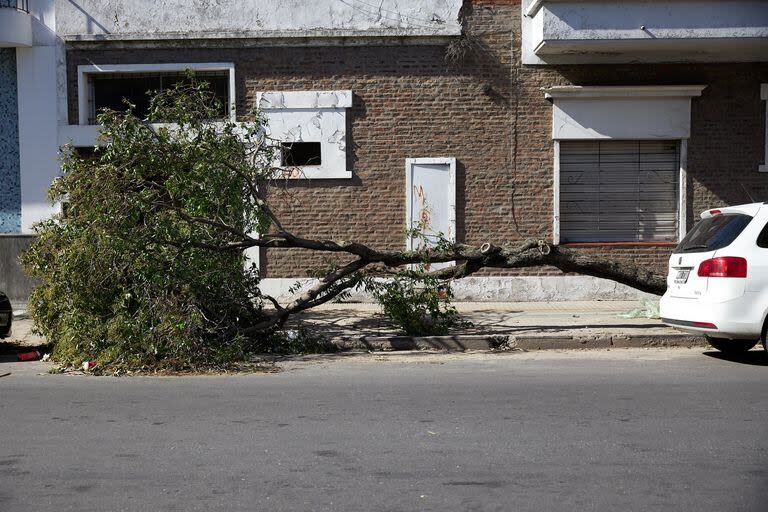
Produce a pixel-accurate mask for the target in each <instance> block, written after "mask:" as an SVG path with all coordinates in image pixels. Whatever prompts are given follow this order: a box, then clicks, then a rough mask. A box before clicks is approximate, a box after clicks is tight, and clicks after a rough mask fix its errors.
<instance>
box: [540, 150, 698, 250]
mask: <svg viewBox="0 0 768 512" xmlns="http://www.w3.org/2000/svg"><path fill="white" fill-rule="evenodd" d="M592 140H598V139H592ZM599 140H610V139H599ZM632 140H648V139H632ZM673 140H677V142H678V143H679V148H680V162H679V165H680V169H679V171H678V172H679V174H678V178H677V180H678V186H677V194H678V196H677V237H678V241H679V240H682V239H683V238H685V235H686V233H687V232H688V226H687V223H688V213H687V211H686V194H687V191H688V187H687V183H686V181H687V177H688V171H687V168H688V139H673ZM554 142H555V148H554V150H555V155H554V174H553V176H552V188H553V192H554V205H553V211H554V218H553V221H552V243H553V244H554V245H560V141H559V140H555V141H554ZM576 243H579V242H576ZM590 243H598V244H599V243H604V244H606V245H615V244H637V243H643V242H633V241H628V242H590ZM659 243H660V244H661V243H664V242H659Z"/></svg>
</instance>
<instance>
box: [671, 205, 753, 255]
mask: <svg viewBox="0 0 768 512" xmlns="http://www.w3.org/2000/svg"><path fill="white" fill-rule="evenodd" d="M750 221H752V217H750V216H749V215H744V214H741V213H723V214H719V215H714V216H712V217H707V218H706V219H703V220H701V221H699V223H698V224H696V225H695V226H694V227H693V229H692V230H691V232H690V233H688V235H687V236H686V237H685V238H683V241H682V242H680V244H679V245H678V246H677V248H676V249H675V253H676V254H677V253H681V252H709V251H716V250H718V249H722V248H723V247H728V246H729V245H731V243H732V242H733V241H734V240H736V237H738V236H739V235H740V234H741V232H742V231H744V228H746V227H747V224H749V223H750Z"/></svg>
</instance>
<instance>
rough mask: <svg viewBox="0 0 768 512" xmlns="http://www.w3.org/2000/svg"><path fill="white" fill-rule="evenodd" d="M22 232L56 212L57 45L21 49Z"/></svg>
mask: <svg viewBox="0 0 768 512" xmlns="http://www.w3.org/2000/svg"><path fill="white" fill-rule="evenodd" d="M16 55H17V63H16V67H17V77H18V88H19V157H20V158H19V160H20V163H21V231H22V233H31V232H32V225H33V224H34V223H35V222H37V221H39V220H42V219H45V218H47V217H49V216H50V215H51V214H53V213H55V212H56V211H57V209H56V208H55V207H54V206H53V205H51V203H50V202H49V201H48V199H47V192H48V188H49V187H50V186H51V182H52V181H53V179H54V178H55V177H56V176H58V174H59V162H58V90H57V89H58V88H57V79H56V78H57V77H56V71H57V66H56V56H57V55H56V46H34V47H32V48H19V49H18V50H17V53H16Z"/></svg>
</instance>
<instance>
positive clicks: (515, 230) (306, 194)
mask: <svg viewBox="0 0 768 512" xmlns="http://www.w3.org/2000/svg"><path fill="white" fill-rule="evenodd" d="M463 13H464V15H465V17H466V29H467V30H466V31H467V37H466V44H465V46H466V48H467V52H466V55H465V57H464V59H462V60H461V61H459V62H455V63H452V62H448V61H446V58H445V55H446V47H445V46H444V45H443V46H440V45H420V44H412V43H411V44H409V43H404V42H402V41H398V42H396V43H392V45H391V46H344V45H338V46H311V47H250V48H247V47H244V46H243V45H242V44H241V43H238V42H237V41H234V42H232V43H231V44H225V45H221V44H218V45H217V47H215V48H213V47H207V48H205V47H201V46H196V45H197V43H195V42H186V43H175V44H176V45H177V47H175V48H163V47H162V43H154V45H155V46H154V47H153V48H151V49H150V48H146V47H145V48H140V47H135V48H134V47H130V46H126V47H123V48H121V49H117V48H114V47H110V46H108V45H106V44H105V46H103V47H101V48H94V47H93V45H90V46H89V47H78V46H77V45H75V46H72V47H71V48H70V49H69V50H68V55H67V64H68V77H69V87H68V91H69V114H70V122H76V119H77V66H78V65H80V64H99V63H103V64H107V63H110V64H115V63H140V62H147V63H158V62H234V63H235V75H236V81H237V108H238V110H239V111H240V112H243V111H246V110H247V109H249V108H250V107H251V106H252V105H253V103H254V101H255V97H256V94H257V92H259V91H264V90H331V89H351V90H352V92H353V94H354V99H353V107H352V108H351V109H350V110H349V111H348V130H347V137H348V139H347V147H348V169H351V170H352V171H353V178H352V179H344V180H311V181H293V182H291V183H289V184H288V185H287V186H286V187H284V188H283V189H281V190H275V189H273V190H272V191H270V194H271V195H272V196H273V201H275V203H276V204H278V205H280V206H279V210H280V215H281V216H282V218H283V219H284V222H285V223H286V224H287V225H288V226H290V227H291V228H292V229H293V230H294V231H295V232H296V233H298V234H301V235H306V236H311V237H333V238H339V239H346V240H359V241H362V242H365V243H369V244H373V245H375V246H378V247H388V248H401V247H404V236H403V229H404V224H405V201H406V198H405V168H404V165H405V159H406V158H416V157H447V156H451V157H456V159H457V190H458V202H457V238H458V240H459V241H462V242H466V243H469V244H477V245H479V244H481V243H483V242H485V241H494V242H496V243H503V242H513V241H516V240H519V239H521V238H528V237H543V238H551V236H552V217H553V197H554V195H553V190H552V183H553V180H552V175H553V142H552V139H551V124H552V105H551V103H550V102H549V101H547V100H546V99H545V98H544V94H543V92H542V91H541V89H540V88H541V87H545V86H552V85H570V84H575V85H662V84H705V85H707V89H705V90H704V93H703V95H702V96H701V97H700V98H694V99H693V102H692V114H691V117H692V119H691V125H692V132H691V139H690V142H689V146H688V184H687V185H688V197H687V205H688V219H689V223H691V222H692V220H693V218H694V216H695V215H698V212H699V211H701V210H703V209H705V208H708V207H710V206H713V205H721V204H726V203H729V204H738V203H744V202H748V201H749V200H748V198H747V195H746V193H745V192H744V189H743V188H742V185H743V187H744V188H746V189H748V190H749V191H750V193H751V194H752V195H753V196H754V197H755V198H757V199H763V200H766V199H768V176H766V175H764V174H763V175H761V174H759V173H758V172H757V168H758V165H759V164H760V163H762V161H763V158H764V155H763V154H762V153H763V147H764V140H765V118H764V116H765V107H764V105H763V104H762V103H761V101H760V83H768V64H766V63H760V64H686V65H673V64H661V65H660V64H647V65H579V66H556V67H524V66H521V64H520V5H519V2H516V1H474V2H467V5H466V6H465V8H464V12H463ZM200 44H202V43H200ZM628 122H631V120H630V121H628ZM583 250H587V251H600V252H603V253H608V254H610V255H611V256H615V257H616V258H620V259H626V260H631V261H633V262H635V263H641V264H648V265H654V266H662V265H664V264H665V261H666V258H667V256H668V254H669V252H670V251H671V247H670V246H668V245H667V246H664V245H655V246H653V245H651V246H648V245H618V246H616V245H610V246H607V245H606V246H598V247H585V248H584V249H583ZM322 258H323V255H320V254H305V253H302V252H299V251H289V250H270V251H269V253H268V254H265V255H264V257H263V260H262V261H263V264H264V267H263V268H264V270H265V271H266V275H267V276H268V277H283V276H301V275H306V273H307V269H310V268H311V267H314V266H317V265H318V264H321V263H322ZM528 272H531V271H528ZM533 272H534V273H551V272H553V271H551V270H548V269H540V270H534V271H533ZM494 273H495V274H498V273H499V272H494Z"/></svg>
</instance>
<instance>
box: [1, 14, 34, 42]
mask: <svg viewBox="0 0 768 512" xmlns="http://www.w3.org/2000/svg"><path fill="white" fill-rule="evenodd" d="M19 46H32V23H31V20H30V17H29V14H27V13H25V12H21V11H17V10H16V9H0V48H15V47H19Z"/></svg>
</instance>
